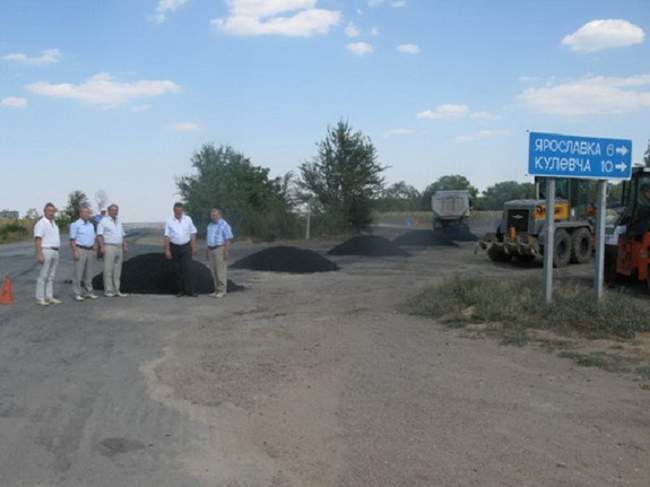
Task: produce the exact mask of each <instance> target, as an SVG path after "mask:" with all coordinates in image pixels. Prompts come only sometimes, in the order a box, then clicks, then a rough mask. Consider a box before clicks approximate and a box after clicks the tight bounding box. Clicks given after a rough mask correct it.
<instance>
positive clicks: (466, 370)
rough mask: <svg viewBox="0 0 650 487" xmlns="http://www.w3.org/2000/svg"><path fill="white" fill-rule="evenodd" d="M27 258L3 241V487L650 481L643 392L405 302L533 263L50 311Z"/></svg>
mask: <svg viewBox="0 0 650 487" xmlns="http://www.w3.org/2000/svg"><path fill="white" fill-rule="evenodd" d="M138 240H139V243H138V242H134V243H133V245H132V248H133V249H134V251H135V252H139V251H149V250H151V247H150V246H151V245H154V244H155V243H156V242H157V237H156V238H154V237H148V236H146V235H143V236H141V237H140V238H139V239H138ZM330 244H331V243H323V242H320V243H311V244H310V245H311V246H312V247H313V248H317V249H320V250H324V249H326V248H329V247H330V246H331V245H330ZM258 248H259V246H254V245H239V248H238V250H237V253H238V255H237V256H239V255H244V254H245V253H248V252H251V251H253V250H255V249H258ZM30 250H31V249H30V247H29V245H27V244H12V245H10V246H1V247H0V274H2V273H3V272H5V271H6V270H11V272H13V273H14V274H15V275H16V276H17V285H16V287H17V290H16V291H17V298H18V304H16V305H14V306H6V307H1V308H0V378H1V380H0V438H2V444H1V446H0V486H2V487H18V486H20V487H23V486H39V485H40V486H57V487H58V486H90V485H92V486H136V485H137V486H154V485H155V486H229V487H237V486H275V487H279V486H291V487H293V486H296V487H300V486H333V485H338V486H369V485H372V486H402V485H403V486H414V485H422V486H482V487H483V486H518V487H519V486H612V485H629V486H647V485H648V481H649V479H650V465H649V464H648V461H647V460H648V457H649V454H650V413H648V408H647V404H648V399H649V397H650V396H649V394H650V393H649V392H648V391H644V390H641V389H640V388H639V387H638V385H637V384H636V383H634V382H632V381H630V380H628V379H626V378H625V377H619V376H618V375H616V374H612V373H608V372H605V371H601V370H598V369H584V368H579V367H576V366H575V365H574V364H573V362H571V361H570V360H565V359H558V358H557V357H555V356H553V355H549V354H547V353H545V352H542V351H539V350H536V349H532V348H527V347H524V348H514V347H503V346H499V345H498V344H497V343H496V342H495V341H492V340H489V339H485V340H484V339H480V340H470V339H467V338H463V337H461V336H460V335H459V333H458V332H456V331H453V330H449V329H446V328H444V327H443V326H441V325H438V324H436V323H434V322H431V321H429V320H425V319H420V318H414V317H410V316H406V315H404V314H400V313H399V312H398V311H397V307H398V305H400V304H401V303H403V302H404V301H405V300H406V299H407V298H408V297H409V296H411V295H412V294H414V293H416V292H417V291H418V290H419V289H420V288H421V287H422V286H424V285H426V284H429V283H431V282H432V281H434V280H436V279H440V278H442V277H443V276H445V275H451V274H455V273H472V274H486V275H497V276H504V278H505V277H506V276H510V275H513V274H514V275H527V274H535V273H539V272H540V270H539V269H535V268H523V269H522V268H515V269H513V268H509V267H505V266H503V267H499V266H494V265H493V264H491V263H489V262H488V261H487V259H486V258H485V256H482V255H478V256H474V255H473V245H472V244H462V245H461V246H460V247H459V248H454V247H434V248H431V249H426V250H418V251H414V252H413V256H412V257H406V258H383V259H373V258H365V259H364V258H356V257H355V258H349V257H343V258H335V259H333V260H335V261H336V262H337V263H338V264H339V265H340V266H341V268H342V270H341V271H338V272H333V273H325V274H319V275H302V276H290V275H284V274H269V273H257V272H250V271H233V272H232V276H231V277H232V278H233V279H234V280H235V281H236V282H238V283H242V284H245V285H247V286H248V287H249V289H248V290H247V291H245V292H242V293H236V294H232V295H230V296H228V297H227V298H226V299H224V300H220V301H216V300H213V299H210V298H207V297H201V298H198V299H192V298H184V299H177V298H175V297H160V296H157V297H155V296H132V297H129V298H126V299H122V300H118V299H100V300H98V301H97V302H92V303H91V302H84V303H73V302H72V301H71V300H70V299H69V298H68V299H66V302H65V304H64V305H61V306H58V307H54V308H53V307H49V308H46V309H40V308H36V307H35V306H34V305H33V304H32V287H33V281H34V279H35V268H33V264H32V261H31V252H30ZM64 257H65V259H64V260H66V261H67V262H68V263H65V262H64V263H63V266H62V272H61V273H59V280H63V279H66V278H67V277H69V275H70V265H69V256H66V255H64ZM590 272H591V269H590V268H589V266H582V267H574V268H572V269H571V270H569V271H563V272H561V273H559V274H560V277H562V276H563V275H565V276H566V275H568V274H569V273H570V274H571V275H574V276H583V277H585V278H586V277H588V276H589V275H590ZM58 286H59V289H60V290H61V291H62V292H61V294H69V289H68V287H67V286H66V285H65V284H63V283H62V282H60V283H58Z"/></svg>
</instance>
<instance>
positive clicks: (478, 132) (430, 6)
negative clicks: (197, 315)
mask: <svg viewBox="0 0 650 487" xmlns="http://www.w3.org/2000/svg"><path fill="white" fill-rule="evenodd" d="M649 32H650V1H648V0H618V1H613V0H544V1H541V0H535V1H533V0H462V1H461V0H426V1H425V0H56V1H52V0H39V1H37V0H2V2H1V3H0V209H2V208H6V209H15V210H19V211H20V212H21V213H22V214H24V212H25V211H26V210H27V209H28V208H33V207H34V208H39V209H40V208H42V206H43V204H44V203H45V202H47V201H53V202H54V203H55V204H56V205H58V206H60V207H63V206H64V205H65V201H66V196H67V194H68V193H70V192H71V191H73V190H82V191H84V192H86V194H88V195H89V196H90V198H91V200H92V199H94V194H95V193H96V192H97V191H98V190H100V189H102V190H104V191H105V192H106V193H107V194H108V195H109V199H110V201H111V202H116V203H118V204H120V206H121V213H122V215H123V217H124V219H125V221H131V222H144V221H162V220H164V219H165V218H166V217H167V216H168V215H169V213H170V212H171V206H172V204H173V202H174V201H175V200H176V199H177V198H178V195H177V194H176V186H175V180H176V178H178V177H180V176H184V175H188V174H191V166H190V158H191V156H192V154H193V152H194V151H196V150H198V149H199V148H200V147H201V145H202V144H204V143H215V144H227V145H231V146H233V147H234V148H235V149H236V150H238V151H241V152H243V153H244V154H246V155H247V156H248V157H250V158H251V160H252V162H253V163H254V164H256V165H261V166H265V167H269V168H271V174H272V175H274V176H280V175H283V174H284V173H286V172H288V171H294V172H295V171H297V169H298V167H299V165H300V164H301V163H303V162H305V161H307V160H310V159H311V158H313V157H314V155H315V153H316V143H317V142H318V141H319V140H321V139H322V138H323V137H324V136H325V134H326V129H327V127H328V125H333V124H335V123H336V122H337V121H338V120H341V119H344V120H348V121H349V122H350V124H351V125H352V126H353V127H354V128H355V129H357V130H361V131H362V132H364V133H365V134H366V135H368V136H369V137H370V138H371V139H372V141H373V143H374V144H375V146H376V147H377V150H378V153H379V159H380V162H381V163H382V164H384V165H386V166H389V169H387V170H386V173H385V175H386V179H387V181H388V183H393V182H397V181H401V180H404V181H406V182H407V183H409V184H411V185H413V186H415V187H416V188H418V189H424V187H426V186H427V185H428V184H430V183H431V182H433V181H434V180H436V179H437V178H438V177H440V176H442V175H445V174H462V175H464V176H466V177H468V178H469V179H470V181H471V182H472V183H473V184H474V185H475V186H477V187H479V189H485V188H486V187H487V186H489V185H491V184H494V183H495V182H498V181H503V180H517V181H528V180H530V179H531V178H530V177H528V176H527V175H526V168H527V157H528V154H527V149H528V147H527V142H528V135H527V130H534V131H542V132H554V133H565V134H574V135H591V136H602V137H612V138H628V139H632V141H633V160H635V161H641V160H642V158H643V152H644V151H645V149H646V147H647V141H648V139H649V138H650V124H649V123H648V120H649V115H650V41H649V40H648V33H649Z"/></svg>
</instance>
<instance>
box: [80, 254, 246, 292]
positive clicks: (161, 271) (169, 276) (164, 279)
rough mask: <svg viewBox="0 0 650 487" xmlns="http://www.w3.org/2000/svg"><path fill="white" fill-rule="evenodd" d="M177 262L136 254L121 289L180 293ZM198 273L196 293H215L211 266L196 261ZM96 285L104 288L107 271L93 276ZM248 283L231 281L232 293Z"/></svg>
mask: <svg viewBox="0 0 650 487" xmlns="http://www.w3.org/2000/svg"><path fill="white" fill-rule="evenodd" d="M177 270H178V267H177V265H176V263H174V262H172V261H170V260H167V259H166V258H165V255H164V254H162V253H152V254H142V255H138V256H136V257H133V258H131V259H129V260H127V261H125V262H124V264H123V265H122V279H121V288H122V289H121V291H122V292H124V293H130V294H176V293H177V292H178V287H177V285H176V272H177ZM192 272H193V273H194V292H195V293H197V294H210V293H213V292H214V282H213V281H212V274H211V273H210V269H208V268H207V267H206V266H204V265H203V264H201V263H200V262H197V261H195V260H194V261H192ZM93 288H95V289H98V290H103V289H104V274H103V273H102V274H98V275H97V276H95V278H94V279H93ZM243 289H244V286H240V285H238V284H235V283H234V282H232V281H231V280H228V292H233V291H241V290H243Z"/></svg>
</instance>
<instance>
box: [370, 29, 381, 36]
mask: <svg viewBox="0 0 650 487" xmlns="http://www.w3.org/2000/svg"><path fill="white" fill-rule="evenodd" d="M370 35H371V36H373V37H377V36H378V35H379V27H373V28H372V29H370Z"/></svg>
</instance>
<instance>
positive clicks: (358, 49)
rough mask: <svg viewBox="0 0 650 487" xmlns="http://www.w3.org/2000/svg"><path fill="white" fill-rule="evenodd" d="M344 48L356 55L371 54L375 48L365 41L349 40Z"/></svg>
mask: <svg viewBox="0 0 650 487" xmlns="http://www.w3.org/2000/svg"><path fill="white" fill-rule="evenodd" d="M345 48H346V49H347V50H348V51H350V52H351V53H353V54H356V55H357V56H365V55H367V54H372V53H373V52H374V50H375V48H374V47H372V44H368V43H367V42H351V43H350V44H348V45H347V46H345Z"/></svg>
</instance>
